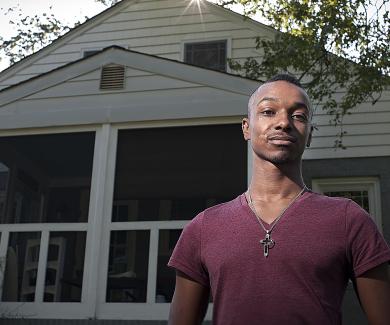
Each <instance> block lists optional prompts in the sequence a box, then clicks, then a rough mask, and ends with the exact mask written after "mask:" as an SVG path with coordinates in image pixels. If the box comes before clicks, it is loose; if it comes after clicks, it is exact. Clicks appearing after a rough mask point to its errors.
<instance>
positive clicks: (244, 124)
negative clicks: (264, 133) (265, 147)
mask: <svg viewBox="0 0 390 325" xmlns="http://www.w3.org/2000/svg"><path fill="white" fill-rule="evenodd" d="M241 127H242V134H243V135H244V139H245V140H246V141H248V140H250V139H251V133H250V131H249V118H247V117H245V118H243V119H242V123H241Z"/></svg>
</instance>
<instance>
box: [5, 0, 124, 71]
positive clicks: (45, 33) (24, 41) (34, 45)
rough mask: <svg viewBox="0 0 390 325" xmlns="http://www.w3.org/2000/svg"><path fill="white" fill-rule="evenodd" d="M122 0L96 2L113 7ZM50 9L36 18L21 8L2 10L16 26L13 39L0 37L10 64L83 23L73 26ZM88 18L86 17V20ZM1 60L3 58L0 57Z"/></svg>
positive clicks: (99, 0) (11, 23) (98, 0)
mask: <svg viewBox="0 0 390 325" xmlns="http://www.w3.org/2000/svg"><path fill="white" fill-rule="evenodd" d="M119 1H120V0H95V2H98V3H102V4H103V5H105V6H112V5H114V4H116V3H117V2H119ZM51 9H52V7H50V8H49V11H48V13H44V14H43V15H38V14H36V15H35V16H29V15H25V14H24V13H23V11H22V9H21V8H20V7H19V6H15V7H12V8H8V9H3V8H0V14H2V16H3V17H8V18H9V24H10V25H14V26H15V34H14V35H13V36H11V37H8V38H7V37H1V36H0V55H1V56H3V57H7V59H8V60H9V62H10V64H14V63H16V62H18V61H20V60H21V59H23V58H25V57H26V56H29V55H30V54H33V53H35V52H37V51H39V50H40V49H41V48H43V47H45V46H47V45H49V44H50V43H51V42H53V41H54V40H56V39H57V38H58V37H59V36H61V35H63V34H65V33H66V32H68V31H69V30H70V29H72V28H73V27H75V26H77V25H79V24H81V23H82V21H78V22H77V23H75V24H73V25H72V26H68V25H67V24H65V23H64V22H62V21H60V20H59V19H57V18H56V17H55V16H54V14H53V13H52V12H51ZM87 18H88V17H84V20H85V19H87ZM0 60H1V57H0Z"/></svg>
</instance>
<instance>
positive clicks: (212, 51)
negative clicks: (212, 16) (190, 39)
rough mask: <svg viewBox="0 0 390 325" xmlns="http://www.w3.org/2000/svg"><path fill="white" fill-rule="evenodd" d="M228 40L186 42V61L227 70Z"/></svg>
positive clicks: (214, 68)
mask: <svg viewBox="0 0 390 325" xmlns="http://www.w3.org/2000/svg"><path fill="white" fill-rule="evenodd" d="M226 58H227V41H226V40H220V41H210V42H197V43H186V44H184V62H186V63H190V64H193V65H197V66H200V67H204V68H209V69H213V70H218V71H226Z"/></svg>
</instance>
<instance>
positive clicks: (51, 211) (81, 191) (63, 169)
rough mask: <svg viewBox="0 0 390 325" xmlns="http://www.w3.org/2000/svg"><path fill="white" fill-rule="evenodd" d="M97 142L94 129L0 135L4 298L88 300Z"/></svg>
mask: <svg viewBox="0 0 390 325" xmlns="http://www.w3.org/2000/svg"><path fill="white" fill-rule="evenodd" d="M94 143H95V134H94V133H92V132H82V133H68V134H50V135H28V136H14V137H0V230H1V231H2V239H3V237H5V239H4V240H5V243H2V246H3V247H4V248H5V249H6V250H5V256H6V261H5V268H4V274H3V276H4V281H3V284H4V285H3V287H2V288H1V289H2V290H1V291H2V293H1V296H0V297H1V301H2V302H36V303H42V302H81V295H82V289H83V288H82V282H83V277H84V254H85V248H86V235H87V231H86V230H87V224H88V221H89V220H88V219H89V217H88V216H89V197H90V189H91V178H92V162H93V154H94ZM5 234H6V236H5Z"/></svg>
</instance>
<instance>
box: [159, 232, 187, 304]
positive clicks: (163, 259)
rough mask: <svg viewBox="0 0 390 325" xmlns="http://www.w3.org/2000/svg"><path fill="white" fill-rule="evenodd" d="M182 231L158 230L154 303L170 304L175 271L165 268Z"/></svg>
mask: <svg viewBox="0 0 390 325" xmlns="http://www.w3.org/2000/svg"><path fill="white" fill-rule="evenodd" d="M181 232H182V230H181V229H174V230H160V232H159V240H158V264H157V287H156V302H171V301H172V296H173V292H174V289H175V271H174V270H173V269H172V268H170V267H168V266H167V263H168V261H169V258H170V257H171V255H172V252H173V249H174V247H175V245H176V242H177V240H178V239H179V237H180V234H181Z"/></svg>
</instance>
